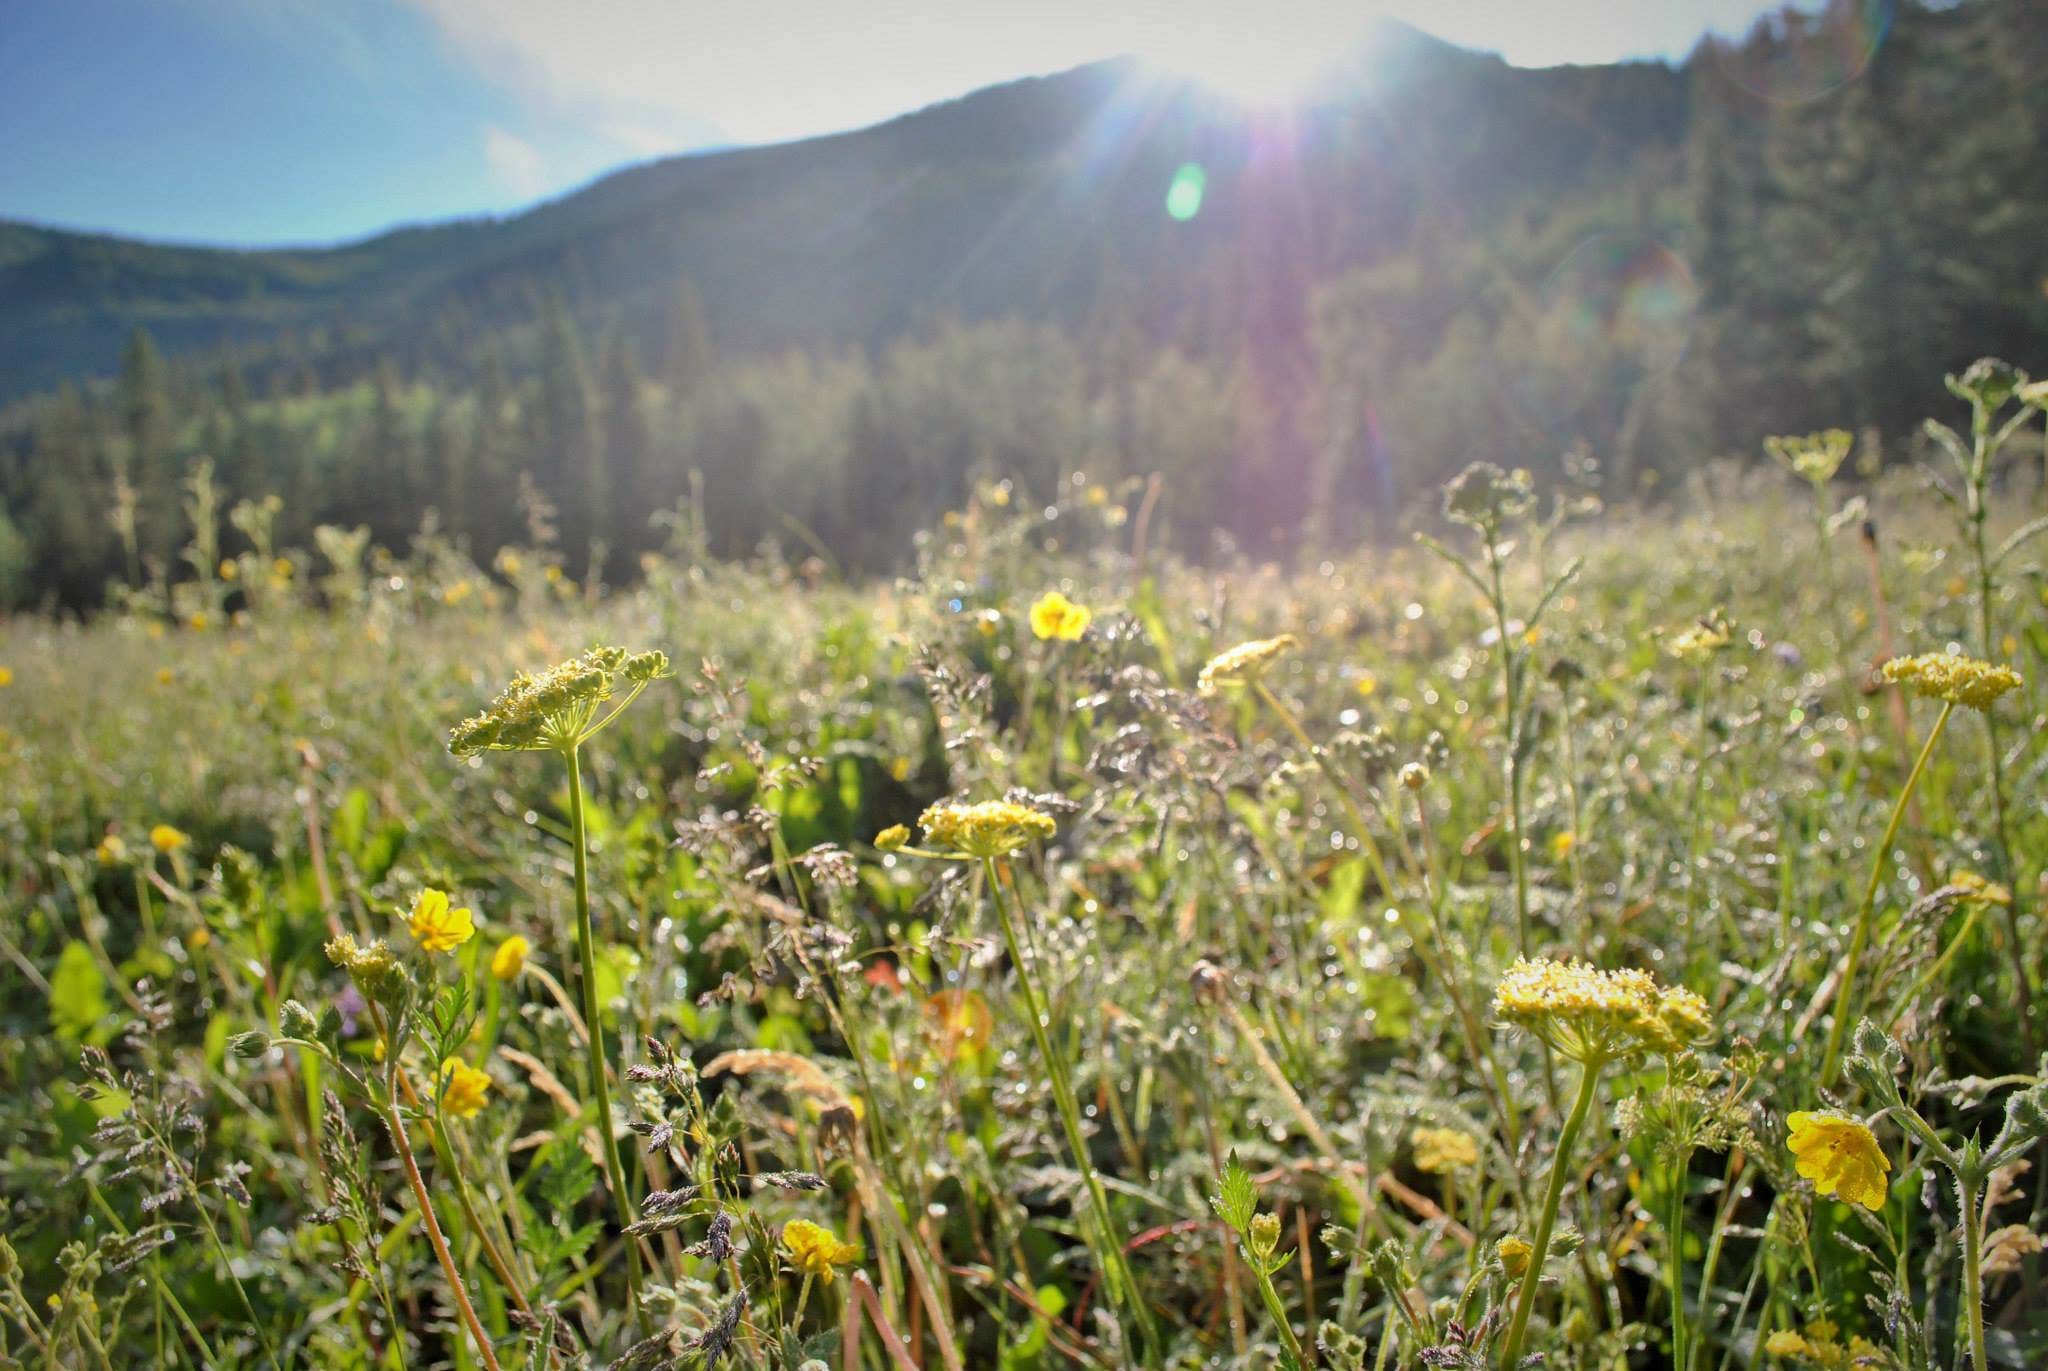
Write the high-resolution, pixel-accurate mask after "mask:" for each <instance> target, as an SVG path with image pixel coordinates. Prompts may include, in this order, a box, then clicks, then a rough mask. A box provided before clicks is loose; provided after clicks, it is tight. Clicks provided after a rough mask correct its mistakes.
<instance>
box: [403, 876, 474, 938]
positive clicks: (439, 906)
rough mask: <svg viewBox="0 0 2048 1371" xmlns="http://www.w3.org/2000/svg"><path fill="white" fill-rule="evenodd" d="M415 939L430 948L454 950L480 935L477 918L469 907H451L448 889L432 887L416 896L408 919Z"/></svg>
mask: <svg viewBox="0 0 2048 1371" xmlns="http://www.w3.org/2000/svg"><path fill="white" fill-rule="evenodd" d="M406 926H407V928H408V929H410V930H411V932H412V936H413V939H414V941H416V942H418V943H419V945H420V946H421V947H423V948H425V949H426V950H427V951H429V952H453V951H454V950H455V949H456V948H458V947H460V946H462V945H463V944H464V943H466V942H468V941H469V940H470V939H471V938H472V937H474V936H475V935H476V920H475V918H474V917H473V916H472V915H471V914H470V912H469V911H468V910H467V909H450V908H449V907H448V892H447V891H445V890H435V889H433V888H431V887H429V888H428V889H426V890H422V891H421V892H420V893H419V894H418V895H417V896H415V897H414V898H413V902H412V914H411V916H410V917H409V919H408V921H407V925H406Z"/></svg>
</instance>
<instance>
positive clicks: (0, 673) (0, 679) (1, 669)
mask: <svg viewBox="0 0 2048 1371" xmlns="http://www.w3.org/2000/svg"><path fill="white" fill-rule="evenodd" d="M13 684H14V668H13V667H11V666H0V687H4V686H11V685H13Z"/></svg>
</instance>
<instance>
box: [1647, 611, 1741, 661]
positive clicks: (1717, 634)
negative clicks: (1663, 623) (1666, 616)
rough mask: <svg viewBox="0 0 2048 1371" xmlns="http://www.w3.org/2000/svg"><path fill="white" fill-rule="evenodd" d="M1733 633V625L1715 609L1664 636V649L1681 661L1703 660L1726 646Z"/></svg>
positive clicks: (1667, 653)
mask: <svg viewBox="0 0 2048 1371" xmlns="http://www.w3.org/2000/svg"><path fill="white" fill-rule="evenodd" d="M1734 633H1735V630H1734V627H1733V626H1732V625H1730V624H1729V622H1728V620H1727V618H1726V617H1725V616H1723V615H1722V613H1721V611H1720V610H1718V609H1717V610H1715V611H1713V612H1712V613H1711V614H1707V615H1704V616H1703V617H1701V618H1700V619H1698V620H1696V621H1695V622H1693V623H1691V624H1688V625H1687V626H1686V627H1684V628H1682V629H1680V630H1679V631H1678V632H1676V633H1674V634H1672V635H1671V636H1670V637H1668V638H1666V639H1665V640H1664V651H1665V653H1666V655H1668V656H1671V657H1674V658H1676V659H1677V660H1679V661H1681V662H1704V661H1706V660H1707V659H1708V658H1709V657H1711V656H1713V655H1714V654H1715V653H1717V652H1719V651H1721V650H1722V649H1723V648H1725V647H1727V646H1728V643H1729V640H1730V639H1731V638H1733V637H1734Z"/></svg>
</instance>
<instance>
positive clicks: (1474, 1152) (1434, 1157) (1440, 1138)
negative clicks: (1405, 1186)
mask: <svg viewBox="0 0 2048 1371" xmlns="http://www.w3.org/2000/svg"><path fill="white" fill-rule="evenodd" d="M1408 1142H1409V1145H1410V1146H1412V1147H1413V1148H1414V1149H1415V1169H1416V1170H1418V1171H1426V1172H1428V1173H1429V1174H1430V1175H1432V1176H1448V1175H1450V1174H1452V1173H1453V1172H1457V1171H1466V1170H1469V1169H1471V1168H1472V1167H1475V1166H1477V1165H1479V1140H1478V1139H1477V1138H1475V1137H1473V1136H1472V1135H1471V1134H1470V1133H1463V1132H1460V1131H1459V1130H1457V1129H1455V1128H1418V1129H1416V1130H1415V1131H1414V1132H1413V1133H1411V1134H1409V1135H1408Z"/></svg>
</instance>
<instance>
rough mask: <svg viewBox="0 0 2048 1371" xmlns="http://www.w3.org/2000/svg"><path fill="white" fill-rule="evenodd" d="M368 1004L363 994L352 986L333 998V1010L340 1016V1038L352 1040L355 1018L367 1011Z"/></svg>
mask: <svg viewBox="0 0 2048 1371" xmlns="http://www.w3.org/2000/svg"><path fill="white" fill-rule="evenodd" d="M369 1007H370V1003H369V1001H368V1000H365V999H364V998H363V992H362V991H360V990H358V989H356V988H355V987H354V986H353V985H351V986H347V987H345V988H344V989H343V990H342V992H341V993H340V994H339V995H336V996H335V997H334V1008H335V1010H336V1012H338V1013H339V1014H340V1015H341V1036H342V1037H344V1038H353V1037H354V1036H355V1035H356V1016H357V1015H358V1014H361V1013H363V1012H365V1011H366V1010H368V1009H369Z"/></svg>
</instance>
